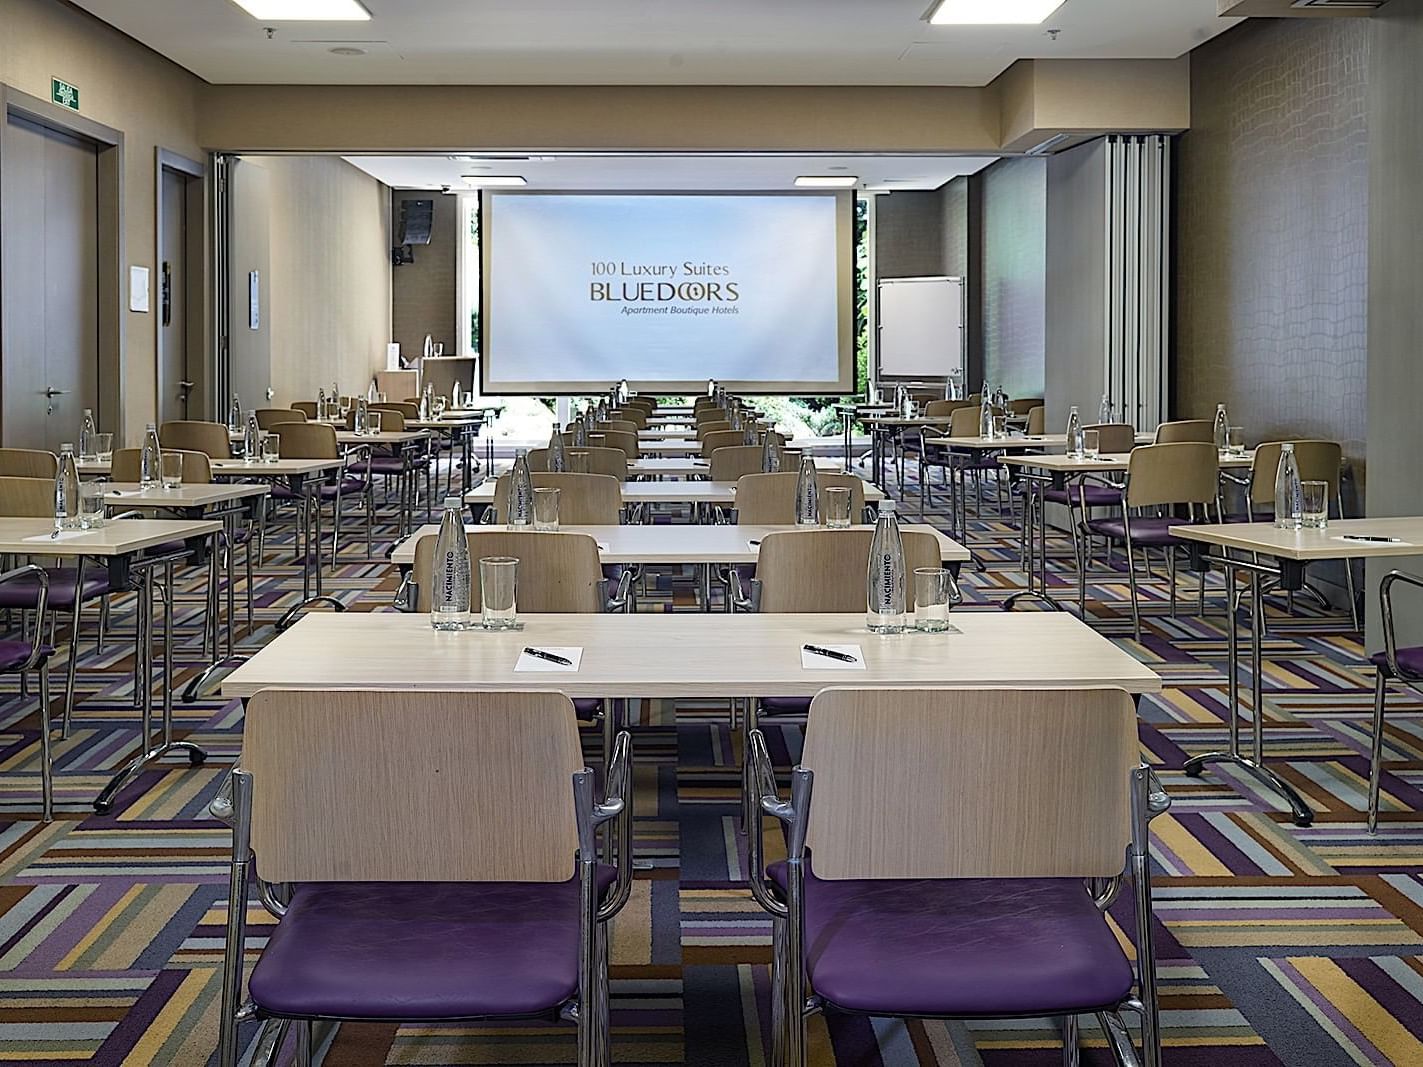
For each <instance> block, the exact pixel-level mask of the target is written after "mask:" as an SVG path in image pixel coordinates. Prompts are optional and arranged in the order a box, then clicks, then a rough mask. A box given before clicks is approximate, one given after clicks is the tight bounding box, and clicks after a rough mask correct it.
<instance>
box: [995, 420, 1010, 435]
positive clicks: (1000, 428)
mask: <svg viewBox="0 0 1423 1067" xmlns="http://www.w3.org/2000/svg"><path fill="white" fill-rule="evenodd" d="M993 436H994V437H995V438H997V437H1007V436H1008V416H1007V415H994V416H993Z"/></svg>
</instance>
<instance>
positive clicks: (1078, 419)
mask: <svg viewBox="0 0 1423 1067" xmlns="http://www.w3.org/2000/svg"><path fill="white" fill-rule="evenodd" d="M1083 447H1084V446H1083V443H1082V416H1081V415H1079V414H1078V413H1077V409H1076V408H1075V407H1074V408H1073V409H1072V410H1071V411H1069V412H1068V413H1067V454H1068V455H1069V456H1071V457H1072V458H1073V459H1081V458H1082V449H1083Z"/></svg>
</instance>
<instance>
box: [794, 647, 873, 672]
mask: <svg viewBox="0 0 1423 1067" xmlns="http://www.w3.org/2000/svg"><path fill="white" fill-rule="evenodd" d="M818 647H820V648H828V649H829V650H830V651H831V652H843V653H845V655H847V656H854V657H855V662H854V663H846V662H844V661H843V660H838V659H832V658H831V657H829V656H817V655H816V654H815V653H814V652H807V651H806V650H805V649H804V648H802V649H801V650H800V666H801V670H805V671H862V670H864V669H865V654H864V653H863V652H862V651H860V646H859V645H820V646H818Z"/></svg>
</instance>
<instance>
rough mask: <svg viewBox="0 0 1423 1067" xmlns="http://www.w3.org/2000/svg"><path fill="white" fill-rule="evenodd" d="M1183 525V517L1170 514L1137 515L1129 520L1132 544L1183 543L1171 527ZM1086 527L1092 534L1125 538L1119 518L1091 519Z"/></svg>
mask: <svg viewBox="0 0 1423 1067" xmlns="http://www.w3.org/2000/svg"><path fill="white" fill-rule="evenodd" d="M1185 525H1187V523H1186V520H1185V519H1177V518H1174V517H1172V516H1166V517H1158V516H1156V515H1147V516H1138V517H1137V518H1134V519H1132V520H1131V539H1132V544H1134V545H1137V546H1141V545H1149V546H1151V547H1153V548H1154V547H1157V546H1160V545H1184V544H1185V543H1186V542H1185V541H1183V540H1181V538H1179V537H1177V536H1176V535H1175V534H1173V533H1172V532H1171V527H1173V526H1185ZM1087 529H1089V530H1091V531H1092V532H1093V533H1094V534H1098V535H1099V536H1102V537H1110V538H1112V539H1113V540H1116V541H1124V540H1126V524H1125V523H1123V522H1122V520H1121V519H1120V518H1115V519H1093V520H1092V521H1091V522H1089V523H1088V524H1087Z"/></svg>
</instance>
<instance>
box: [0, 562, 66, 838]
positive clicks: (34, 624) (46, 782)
mask: <svg viewBox="0 0 1423 1067" xmlns="http://www.w3.org/2000/svg"><path fill="white" fill-rule="evenodd" d="M12 585H13V586H17V587H23V588H24V595H23V597H22V598H21V599H22V600H23V603H24V604H25V605H26V606H25V607H24V608H23V609H22V610H23V611H25V612H27V613H28V614H29V615H30V618H29V620H28V626H29V639H28V640H26V639H25V635H24V627H21V632H20V634H19V635H18V636H16V637H0V675H5V674H13V675H16V676H17V677H18V678H19V679H20V685H21V699H23V698H24V688H23V687H24V684H25V680H26V679H27V678H28V677H29V676H30V675H31V674H36V675H38V676H39V698H40V707H39V712H40V820H41V821H42V822H53V821H54V755H53V752H52V750H51V747H50V745H51V739H50V730H51V729H52V727H51V726H50V720H49V659H50V657H51V656H53V655H54V646H53V645H51V644H46V643H45V641H44V635H45V620H46V619H47V618H48V611H49V575H48V574H47V573H46V572H45V570H44V568H43V567H37V566H35V565H34V564H27V565H25V566H21V567H15V568H14V569H12V570H8V571H6V572H5V573H4V574H0V602H3V598H4V597H5V592H6V590H7V588H8V587H10V586H12ZM70 659H71V661H72V659H73V653H72V650H71V655H70ZM10 729H11V732H12V733H13V731H14V725H13V724H12V725H11V727H10Z"/></svg>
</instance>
